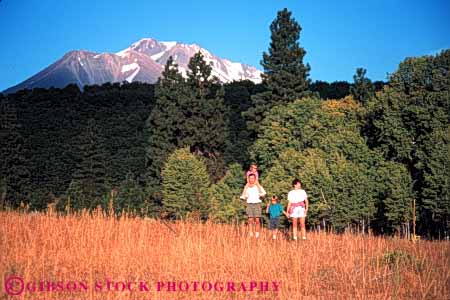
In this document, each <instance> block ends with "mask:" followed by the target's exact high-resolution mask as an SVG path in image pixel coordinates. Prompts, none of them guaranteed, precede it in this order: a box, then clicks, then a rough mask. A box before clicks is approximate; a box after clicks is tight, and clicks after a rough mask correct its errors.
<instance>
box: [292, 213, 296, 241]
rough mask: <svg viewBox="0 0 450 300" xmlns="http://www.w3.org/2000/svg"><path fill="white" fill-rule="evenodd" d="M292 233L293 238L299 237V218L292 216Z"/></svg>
mask: <svg viewBox="0 0 450 300" xmlns="http://www.w3.org/2000/svg"><path fill="white" fill-rule="evenodd" d="M292 234H293V239H294V240H296V239H297V218H292Z"/></svg>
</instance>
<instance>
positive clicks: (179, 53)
mask: <svg viewBox="0 0 450 300" xmlns="http://www.w3.org/2000/svg"><path fill="white" fill-rule="evenodd" d="M198 51H200V52H201V53H202V54H203V56H204V59H205V61H206V62H207V63H209V64H211V67H212V75H213V76H216V77H217V78H218V79H219V81H221V82H222V83H227V82H231V81H239V80H251V81H253V82H255V83H259V82H261V74H262V72H261V71H260V70H258V69H256V68H255V67H253V66H250V65H246V64H242V63H239V62H232V61H230V60H228V59H226V58H220V57H218V56H215V55H214V54H212V53H211V52H210V51H208V50H207V49H205V48H202V47H201V46H200V45H198V44H184V43H180V42H176V41H171V42H166V41H158V40H156V39H153V38H143V39H140V40H139V41H137V42H134V43H133V44H131V45H130V46H129V47H127V48H125V49H123V50H121V51H118V52H116V53H112V52H102V53H97V52H93V51H89V50H84V49H83V50H71V51H68V52H67V53H65V54H64V55H63V56H62V57H61V58H60V59H58V60H57V61H55V62H54V63H52V64H51V65H49V66H48V67H46V68H44V69H43V70H41V71H39V72H38V73H36V74H34V75H32V76H31V77H30V78H28V79H26V80H24V81H23V82H21V83H19V84H17V85H15V86H12V87H10V88H8V89H6V90H5V91H3V93H13V92H16V91H18V90H22V89H33V88H50V87H55V88H62V87H65V86H66V85H68V84H71V83H75V84H77V85H78V86H79V87H80V88H81V89H82V88H83V87H84V86H85V85H94V84H98V85H101V84H104V83H106V82H112V83H113V82H124V81H127V82H133V81H140V82H146V83H155V82H156V81H157V80H158V77H159V76H160V75H161V72H162V71H163V69H164V65H165V63H166V62H167V60H168V59H169V57H170V56H172V57H173V59H174V62H175V63H176V64H177V65H178V69H179V71H180V73H181V74H182V75H183V76H186V74H187V70H188V63H189V59H190V58H191V57H192V56H193V55H194V54H195V53H197V52H198Z"/></svg>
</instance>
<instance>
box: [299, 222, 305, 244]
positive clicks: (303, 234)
mask: <svg viewBox="0 0 450 300" xmlns="http://www.w3.org/2000/svg"><path fill="white" fill-rule="evenodd" d="M300 229H301V231H302V238H303V239H304V240H305V239H306V227H305V218H300Z"/></svg>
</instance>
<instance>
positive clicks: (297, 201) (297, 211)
mask: <svg viewBox="0 0 450 300" xmlns="http://www.w3.org/2000/svg"><path fill="white" fill-rule="evenodd" d="M292 186H293V188H294V189H293V190H291V191H290V192H289V193H288V206H287V212H288V214H289V216H290V217H291V218H292V234H293V239H294V240H297V224H298V221H297V220H298V219H300V229H301V234H302V239H304V240H306V229H305V218H306V214H307V213H308V195H307V194H306V192H305V190H303V189H302V183H301V182H300V180H299V179H297V178H296V179H294V180H293V181H292Z"/></svg>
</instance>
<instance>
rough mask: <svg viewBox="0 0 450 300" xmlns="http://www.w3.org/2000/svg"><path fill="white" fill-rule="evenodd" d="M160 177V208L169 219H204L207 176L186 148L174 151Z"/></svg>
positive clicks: (203, 168)
mask: <svg viewBox="0 0 450 300" xmlns="http://www.w3.org/2000/svg"><path fill="white" fill-rule="evenodd" d="M161 174H162V182H163V184H162V192H163V200H162V203H163V208H164V210H165V211H166V212H167V213H168V214H169V215H170V216H171V217H175V218H180V217H186V216H187V215H188V214H189V213H190V212H196V213H199V214H200V216H201V217H202V218H207V217H208V212H209V210H210V204H209V201H208V189H209V186H210V180H209V175H208V172H207V170H206V166H205V164H204V163H203V162H202V161H201V160H200V159H198V158H197V157H196V156H195V155H194V154H192V153H191V152H190V150H189V149H188V148H182V149H178V150H175V151H174V152H173V153H172V154H171V155H170V156H169V157H168V159H167V161H166V163H165V164H164V168H163V170H162V173H161Z"/></svg>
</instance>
